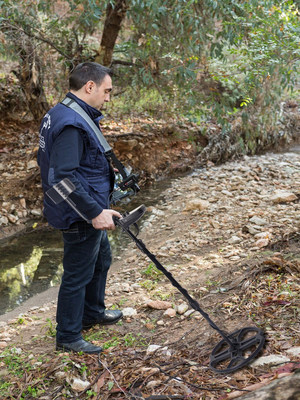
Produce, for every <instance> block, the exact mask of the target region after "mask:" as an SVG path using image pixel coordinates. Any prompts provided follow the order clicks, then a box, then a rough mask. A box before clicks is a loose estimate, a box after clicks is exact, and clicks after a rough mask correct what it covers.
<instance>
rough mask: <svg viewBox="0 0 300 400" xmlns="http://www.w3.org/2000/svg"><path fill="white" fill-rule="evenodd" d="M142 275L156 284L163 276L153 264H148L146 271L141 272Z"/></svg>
mask: <svg viewBox="0 0 300 400" xmlns="http://www.w3.org/2000/svg"><path fill="white" fill-rule="evenodd" d="M142 275H145V276H147V277H149V278H151V279H152V280H153V281H155V282H158V281H159V280H160V278H161V277H162V276H163V273H162V272H161V271H159V270H158V269H157V268H156V266H155V264H153V263H150V264H149V265H148V267H147V268H146V269H144V270H143V272H142Z"/></svg>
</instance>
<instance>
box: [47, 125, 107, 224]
mask: <svg viewBox="0 0 300 400" xmlns="http://www.w3.org/2000/svg"><path fill="white" fill-rule="evenodd" d="M84 151H85V150H84V141H83V138H82V134H81V131H80V130H79V129H76V128H74V127H72V126H68V127H65V128H64V129H63V131H62V132H61V133H60V135H59V136H58V137H57V138H56V139H55V141H54V143H53V146H52V150H51V156H50V168H49V177H48V181H49V184H50V185H54V184H56V183H58V182H60V181H61V180H62V179H65V178H68V179H70V181H71V182H72V183H73V184H74V185H75V187H76V189H75V190H74V192H72V193H71V194H70V195H69V197H70V200H72V202H73V203H74V204H75V206H76V208H77V209H78V210H79V211H80V213H81V214H83V215H84V216H86V218H87V219H88V220H91V219H93V218H95V217H97V216H98V215H99V214H100V213H101V212H102V211H103V208H102V207H101V206H100V205H99V204H98V203H97V202H96V201H95V200H94V199H93V198H92V197H91V196H90V195H89V194H88V193H87V192H86V190H85V189H84V188H83V186H82V184H81V182H80V181H79V180H78V178H77V176H76V171H77V169H78V168H79V166H80V160H81V157H82V155H83V152H84ZM58 207H59V205H58Z"/></svg>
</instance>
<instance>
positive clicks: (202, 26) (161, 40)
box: [0, 0, 300, 162]
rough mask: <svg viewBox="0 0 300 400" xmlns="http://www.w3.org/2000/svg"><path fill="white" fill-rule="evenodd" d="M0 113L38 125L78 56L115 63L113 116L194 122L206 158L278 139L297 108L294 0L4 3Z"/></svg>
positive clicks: (194, 138) (285, 136) (285, 137)
mask: <svg viewBox="0 0 300 400" xmlns="http://www.w3.org/2000/svg"><path fill="white" fill-rule="evenodd" d="M0 7H1V16H0V54H1V57H2V62H1V64H2V66H3V67H4V68H3V71H2V72H1V76H0V78H1V81H0V83H1V87H0V91H1V97H0V113H1V116H2V119H3V118H4V119H7V118H16V116H20V115H21V120H23V121H24V120H26V118H27V119H28V118H29V119H30V118H33V120H34V121H35V122H36V123H39V121H40V120H41V118H42V116H43V114H44V113H45V112H47V110H48V109H49V107H51V106H52V105H53V104H55V103H56V102H57V101H59V100H61V99H62V97H63V95H64V94H65V92H66V91H67V75H68V73H69V72H70V70H72V68H73V67H74V66H75V65H76V64H78V63H79V62H83V61H97V62H100V63H102V64H104V65H106V66H110V67H112V68H113V71H114V74H115V77H114V86H115V89H114V96H113V102H112V105H111V106H110V107H109V108H108V113H111V114H112V115H113V116H114V118H117V117H121V118H123V119H124V118H131V117H133V116H137V115H146V116H148V117H151V118H155V119H168V118H171V119H174V120H175V121H176V123H177V124H179V125H180V121H181V122H182V121H184V122H185V123H191V124H193V126H194V127H195V126H196V127H197V129H196V130H195V129H194V130H193V132H192V133H191V134H190V138H189V139H190V142H191V143H192V145H193V146H194V147H196V151H197V152H201V151H203V150H205V148H206V149H207V148H209V147H210V148H212V147H213V148H214V152H213V154H214V155H213V156H212V161H214V162H220V161H224V160H226V159H229V158H232V157H234V156H237V155H241V154H254V153H257V152H259V151H261V150H263V149H266V148H270V147H274V146H276V145H280V146H282V145H283V144H284V143H286V142H287V141H289V140H290V139H291V137H290V136H292V139H293V135H295V132H294V133H291V130H290V132H286V130H285V128H284V126H286V124H285V121H284V113H283V111H284V107H287V108H289V107H290V108H293V107H296V105H297V96H298V95H299V87H298V86H297V78H298V68H299V53H300V50H299V37H300V35H299V31H300V25H299V8H298V7H299V3H298V1H292V0H288V1H282V0H281V1H279V0H250V1H248V0H243V1H234V0H225V1H215V0H203V1H199V0H147V1H145V0H111V1H107V0H105V1H104V0H65V1H62V0H57V1H49V0H23V1H22V2H20V1H14V0H2V1H0Z"/></svg>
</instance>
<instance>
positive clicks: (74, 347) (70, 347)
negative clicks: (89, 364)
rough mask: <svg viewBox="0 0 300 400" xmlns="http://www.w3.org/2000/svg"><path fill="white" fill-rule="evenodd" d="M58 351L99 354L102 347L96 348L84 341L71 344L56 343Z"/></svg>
mask: <svg viewBox="0 0 300 400" xmlns="http://www.w3.org/2000/svg"><path fill="white" fill-rule="evenodd" d="M56 350H63V351H76V352H78V353H79V352H80V351H82V352H83V353H87V354H98V353H101V351H102V347H100V346H95V345H93V344H92V343H89V342H87V341H86V340H84V339H79V340H77V341H76V342H71V343H58V342H56Z"/></svg>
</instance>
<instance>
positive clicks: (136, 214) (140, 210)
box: [113, 204, 146, 230]
mask: <svg viewBox="0 0 300 400" xmlns="http://www.w3.org/2000/svg"><path fill="white" fill-rule="evenodd" d="M145 212H146V207H145V206H144V204H142V205H140V206H139V207H137V208H135V209H134V210H132V211H131V212H130V213H128V214H126V215H124V216H123V217H122V218H117V217H113V220H114V223H115V225H119V226H120V227H121V228H123V229H125V230H126V229H128V228H129V227H130V225H133V224H135V223H136V222H137V221H138V220H139V219H140V218H141V217H142V216H143V215H144V214H145Z"/></svg>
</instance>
